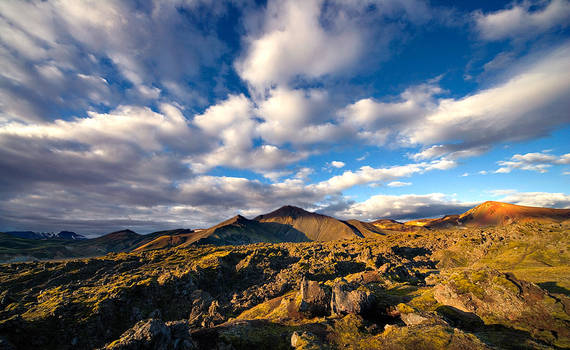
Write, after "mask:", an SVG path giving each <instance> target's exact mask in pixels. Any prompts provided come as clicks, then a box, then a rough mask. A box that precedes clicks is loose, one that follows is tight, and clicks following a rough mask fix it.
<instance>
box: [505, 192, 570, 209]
mask: <svg viewBox="0 0 570 350" xmlns="http://www.w3.org/2000/svg"><path fill="white" fill-rule="evenodd" d="M494 192H495V193H496V194H498V195H504V197H502V198H500V199H499V200H500V201H501V202H507V203H513V204H518V205H526V206H530V207H548V208H570V195H568V194H565V193H550V192H518V191H515V190H505V191H501V190H498V191H494Z"/></svg>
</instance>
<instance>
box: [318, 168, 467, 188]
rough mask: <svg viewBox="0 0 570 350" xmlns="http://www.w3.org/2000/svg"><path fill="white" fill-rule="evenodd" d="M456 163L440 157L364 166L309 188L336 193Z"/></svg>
mask: <svg viewBox="0 0 570 350" xmlns="http://www.w3.org/2000/svg"><path fill="white" fill-rule="evenodd" d="M455 165H456V163H455V162H453V161H449V160H447V159H439V160H436V161H432V162H429V163H428V162H422V163H411V164H406V165H396V166H392V167H388V168H372V167H370V166H363V167H361V168H360V169H359V170H358V171H356V172H353V171H351V170H347V171H345V172H343V173H342V174H341V175H337V176H333V177H331V178H330V179H328V180H325V181H321V182H319V183H317V184H312V185H309V188H312V189H315V190H316V191H318V192H322V193H327V194H334V193H338V192H341V191H344V190H346V189H348V188H351V187H354V186H357V185H363V184H369V183H376V182H386V181H390V180H395V179H398V178H402V177H408V176H411V175H413V174H417V173H420V174H421V173H424V172H426V171H431V170H447V169H450V168H453V167H454V166H455Z"/></svg>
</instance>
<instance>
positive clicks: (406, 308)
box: [396, 303, 416, 314]
mask: <svg viewBox="0 0 570 350" xmlns="http://www.w3.org/2000/svg"><path fill="white" fill-rule="evenodd" d="M396 309H398V311H399V312H400V313H402V314H410V313H412V312H415V311H416V310H414V308H413V307H411V306H409V305H406V304H404V303H400V304H398V305H397V306H396Z"/></svg>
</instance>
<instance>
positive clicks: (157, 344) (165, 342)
mask: <svg viewBox="0 0 570 350" xmlns="http://www.w3.org/2000/svg"><path fill="white" fill-rule="evenodd" d="M171 339H172V338H171V334H170V329H169V328H168V327H167V326H166V325H165V324H164V322H162V321H160V320H157V319H148V320H144V321H140V322H138V323H137V324H135V325H134V326H133V327H132V328H131V329H129V330H127V331H126V332H125V333H123V334H122V335H121V338H120V339H119V340H118V341H115V342H113V343H111V344H109V345H107V346H106V347H105V349H107V350H138V349H149V350H151V349H154V350H167V349H168V348H169V344H170V342H171Z"/></svg>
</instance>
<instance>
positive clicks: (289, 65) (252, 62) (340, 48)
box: [236, 0, 363, 91]
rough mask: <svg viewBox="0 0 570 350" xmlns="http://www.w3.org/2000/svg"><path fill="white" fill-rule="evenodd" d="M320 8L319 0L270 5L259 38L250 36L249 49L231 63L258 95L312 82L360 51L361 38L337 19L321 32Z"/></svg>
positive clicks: (299, 0) (289, 0)
mask: <svg viewBox="0 0 570 350" xmlns="http://www.w3.org/2000/svg"><path fill="white" fill-rule="evenodd" d="M322 7H323V1H321V0H319V1H315V0H311V1H302V0H288V1H272V2H270V3H269V4H268V6H267V10H266V13H265V23H264V24H263V27H264V30H263V32H262V34H260V35H258V36H252V37H249V39H248V41H249V49H248V50H247V53H246V54H245V56H244V57H243V58H242V59H241V60H240V61H238V62H237V63H236V69H237V71H238V73H239V74H240V76H241V77H242V78H243V79H244V80H246V81H247V82H248V83H250V84H251V85H252V86H254V87H255V88H257V89H258V90H260V91H263V89H265V88H269V87H271V86H272V85H274V84H286V83H287V82H288V81H289V80H290V79H291V78H293V77H295V76H296V75H304V76H307V77H309V78H316V77H319V76H322V75H325V74H328V73H331V72H334V71H336V70H339V69H342V68H344V67H347V66H348V65H350V64H352V63H353V61H354V60H355V59H356V58H357V57H358V56H359V54H360V52H361V50H362V46H363V42H362V38H361V36H360V34H359V33H358V31H357V30H355V28H354V27H352V26H350V25H346V24H345V23H342V18H336V19H335V18H333V19H332V23H331V24H332V27H331V28H328V29H325V28H324V27H323V26H322V25H321V22H320V16H321V13H322ZM335 20H336V21H335Z"/></svg>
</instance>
